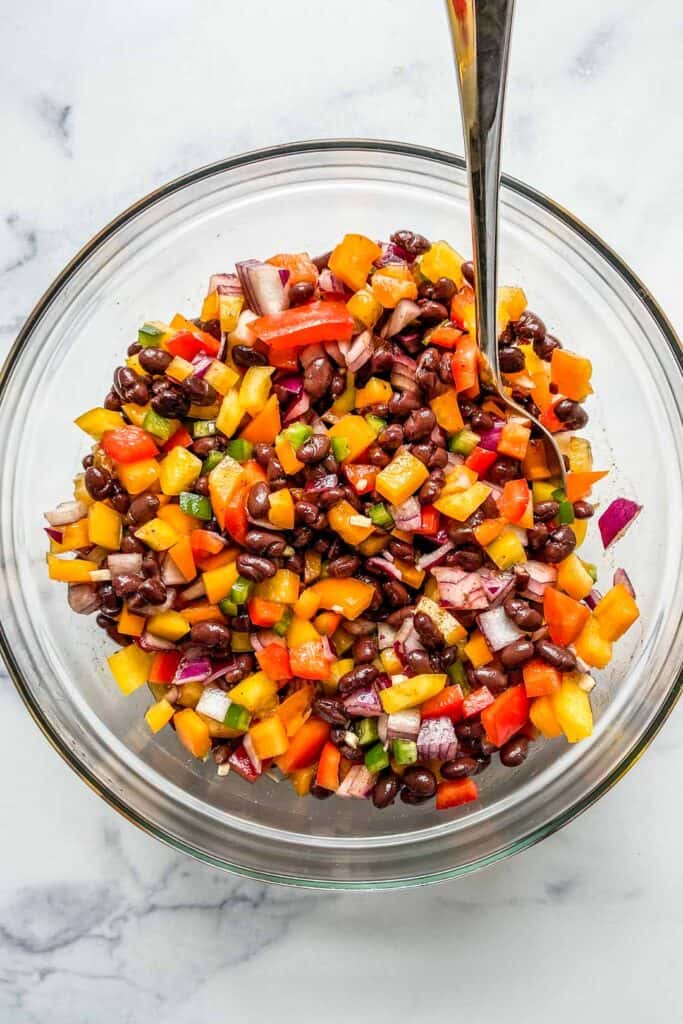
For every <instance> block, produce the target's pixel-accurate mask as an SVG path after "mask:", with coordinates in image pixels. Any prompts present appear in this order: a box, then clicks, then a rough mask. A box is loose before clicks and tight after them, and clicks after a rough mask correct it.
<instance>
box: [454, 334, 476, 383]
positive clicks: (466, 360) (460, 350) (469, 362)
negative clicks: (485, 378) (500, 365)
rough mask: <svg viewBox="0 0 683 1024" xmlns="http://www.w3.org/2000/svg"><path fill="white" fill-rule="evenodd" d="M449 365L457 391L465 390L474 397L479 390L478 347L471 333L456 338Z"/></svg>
mask: <svg viewBox="0 0 683 1024" xmlns="http://www.w3.org/2000/svg"><path fill="white" fill-rule="evenodd" d="M451 365H452V368H453V380H454V382H455V390H456V391H457V393H458V394H462V393H463V392H466V393H467V394H468V395H469V396H471V397H475V398H476V394H478V392H479V348H478V346H477V343H476V341H475V339H474V338H473V337H472V335H471V334H463V335H462V336H461V337H460V338H458V340H457V342H456V347H455V352H454V353H453V360H452V363H451Z"/></svg>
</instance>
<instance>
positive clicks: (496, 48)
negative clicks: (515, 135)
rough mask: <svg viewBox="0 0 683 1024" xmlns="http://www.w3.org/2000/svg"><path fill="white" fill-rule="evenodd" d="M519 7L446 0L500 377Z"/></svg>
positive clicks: (475, 244) (483, 303)
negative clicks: (509, 125) (503, 161)
mask: <svg viewBox="0 0 683 1024" xmlns="http://www.w3.org/2000/svg"><path fill="white" fill-rule="evenodd" d="M514 6H515V4H514V0H446V8H447V10H448V16H449V21H450V25H451V33H452V36H453V47H454V51H455V64H456V71H457V75H458V86H459V92H460V105H461V109H462V119H463V128H464V132H465V147H466V155H467V168H468V174H469V178H470V207H471V208H470V216H471V222H472V252H473V258H474V270H475V306H476V317H477V337H478V340H479V346H480V348H481V351H482V352H483V353H484V355H485V356H486V358H487V360H488V363H489V366H490V369H491V371H492V372H493V376H494V379H495V380H496V381H497V380H499V378H500V373H499V366H498V331H497V325H496V264H497V255H498V251H497V247H498V186H499V180H500V145H501V135H502V128H503V105H504V100H505V83H506V79H507V65H508V53H509V49H510V30H511V27H512V14H513V10H514Z"/></svg>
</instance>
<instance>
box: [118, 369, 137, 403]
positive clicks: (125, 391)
mask: <svg viewBox="0 0 683 1024" xmlns="http://www.w3.org/2000/svg"><path fill="white" fill-rule="evenodd" d="M139 379H140V378H139V377H138V375H137V373H136V372H135V371H134V370H131V369H130V367H129V366H117V367H116V369H115V370H114V391H115V392H116V394H117V395H118V396H119V398H120V399H121V400H122V401H124V402H129V401H130V395H131V392H132V391H133V389H134V388H135V385H136V384H137V382H138V380H139Z"/></svg>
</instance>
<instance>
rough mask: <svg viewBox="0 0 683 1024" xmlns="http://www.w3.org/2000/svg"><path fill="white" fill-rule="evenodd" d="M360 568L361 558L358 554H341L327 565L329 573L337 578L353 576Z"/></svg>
mask: <svg viewBox="0 0 683 1024" xmlns="http://www.w3.org/2000/svg"><path fill="white" fill-rule="evenodd" d="M359 568H360V558H359V557H358V555H351V554H347V555H339V557H338V558H335V559H333V560H332V561H331V562H329V563H328V565H327V575H328V576H332V577H334V578H335V579H339V578H341V577H344V576H353V575H355V573H357V572H358V569H359Z"/></svg>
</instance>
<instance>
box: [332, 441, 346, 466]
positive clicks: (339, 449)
mask: <svg viewBox="0 0 683 1024" xmlns="http://www.w3.org/2000/svg"><path fill="white" fill-rule="evenodd" d="M331 441H332V454H333V455H334V457H335V459H336V460H337V462H343V461H344V459H345V458H346V457H347V455H348V454H349V452H350V451H351V448H350V446H349V442H348V441H347V440H346V438H345V437H333V438H331Z"/></svg>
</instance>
